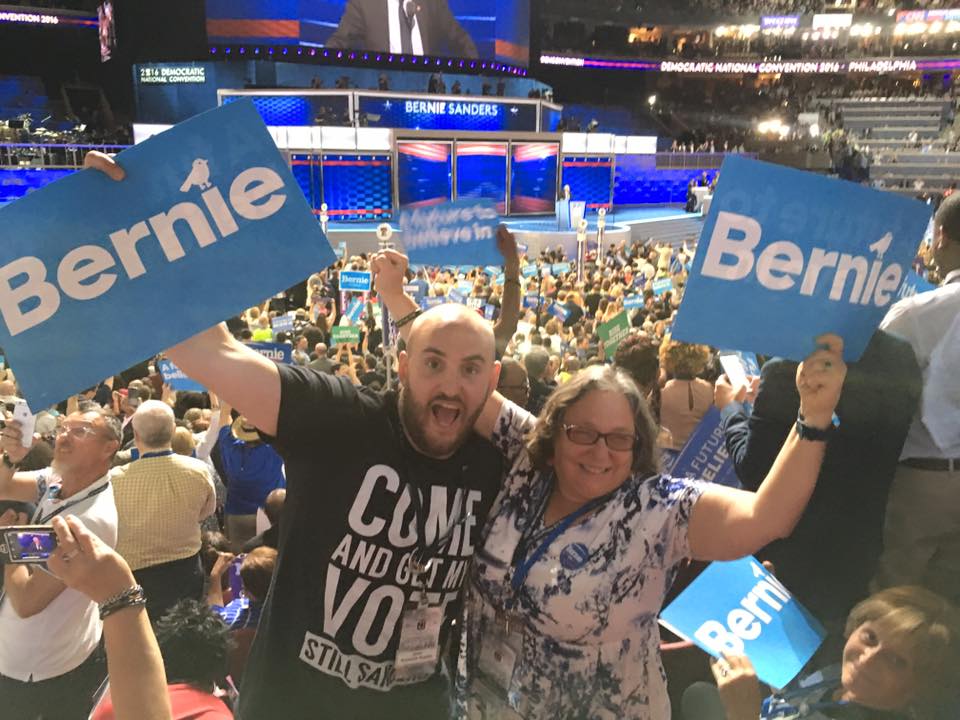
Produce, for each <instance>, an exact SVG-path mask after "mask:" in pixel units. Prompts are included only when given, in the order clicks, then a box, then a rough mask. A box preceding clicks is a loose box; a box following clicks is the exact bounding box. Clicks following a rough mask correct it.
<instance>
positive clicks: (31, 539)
mask: <svg viewBox="0 0 960 720" xmlns="http://www.w3.org/2000/svg"><path fill="white" fill-rule="evenodd" d="M56 548H57V535H56V533H55V532H54V531H53V526H51V525H11V526H9V527H5V528H0V564H6V563H13V564H46V562H47V559H48V558H49V557H50V553H52V552H53V551H54V550H56Z"/></svg>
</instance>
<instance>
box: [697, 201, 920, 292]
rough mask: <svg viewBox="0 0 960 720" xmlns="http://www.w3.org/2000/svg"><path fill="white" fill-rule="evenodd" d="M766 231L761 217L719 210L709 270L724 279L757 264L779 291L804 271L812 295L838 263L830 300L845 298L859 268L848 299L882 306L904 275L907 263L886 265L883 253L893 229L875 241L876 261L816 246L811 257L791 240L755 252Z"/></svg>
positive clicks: (804, 285)
mask: <svg viewBox="0 0 960 720" xmlns="http://www.w3.org/2000/svg"><path fill="white" fill-rule="evenodd" d="M760 235H761V228H760V223H758V222H757V221H756V220H754V219H753V218H751V217H747V216H746V215H738V214H736V213H731V212H722V211H721V212H720V213H718V215H717V223H716V225H715V226H714V228H713V233H712V234H711V236H710V243H709V245H708V246H707V248H706V255H705V257H704V261H703V274H704V275H706V276H707V277H713V278H717V279H719V280H730V281H738V280H743V279H744V278H745V277H747V276H748V275H749V274H750V273H751V272H752V271H753V270H754V267H756V276H757V280H758V281H759V282H760V284H761V285H762V286H763V287H765V288H767V289H768V290H777V291H786V290H790V289H791V288H793V287H794V285H796V283H797V280H796V279H795V278H797V279H799V278H800V277H801V275H802V280H801V282H800V294H801V295H807V296H811V295H813V294H814V292H816V289H817V284H818V282H819V280H820V274H821V272H823V271H824V270H828V269H832V270H833V271H834V273H833V284H832V285H831V287H830V294H829V296H828V297H829V298H830V300H833V301H840V300H843V296H844V292H845V291H846V289H847V280H848V278H849V277H850V275H851V274H853V276H854V279H853V283H852V286H851V288H850V290H849V292H848V293H847V302H849V303H851V304H853V305H857V304H859V305H869V304H871V303H873V304H874V305H876V306H877V307H884V306H885V305H887V304H888V303H889V302H890V300H891V299H892V297H893V293H894V292H895V291H896V290H897V288H898V287H899V286H900V281H901V280H902V279H903V268H901V267H900V266H899V265H897V264H896V263H891V264H890V265H887V266H886V267H884V266H883V255H884V253H885V252H886V250H887V249H888V248H889V246H890V243H891V242H892V240H893V236H892V235H891V234H890V233H887V234H886V235H884V236H883V237H882V238H881V239H880V240H878V241H877V242H876V243H874V244H873V245H871V246H870V249H871V250H872V251H873V252H874V253H876V256H877V257H876V259H875V260H874V261H873V263H872V264H871V263H870V262H869V260H868V259H867V258H866V257H862V256H858V255H849V254H847V253H838V252H836V251H829V252H828V251H826V250H824V249H822V248H813V250H812V251H811V252H810V257H809V259H807V260H805V258H804V256H803V251H802V250H801V249H800V247H799V246H798V245H796V244H794V243H792V242H790V241H789V240H778V241H777V242H772V243H770V244H769V245H768V246H767V247H765V248H764V249H763V251H762V252H761V253H760V256H759V257H755V256H754V252H753V251H754V249H755V248H756V247H757V245H758V244H759V243H760ZM730 261H733V262H730ZM804 266H806V269H804Z"/></svg>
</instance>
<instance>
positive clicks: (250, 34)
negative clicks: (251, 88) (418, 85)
mask: <svg viewBox="0 0 960 720" xmlns="http://www.w3.org/2000/svg"><path fill="white" fill-rule="evenodd" d="M206 8H207V38H208V40H209V41H210V42H211V43H251V44H260V45H304V46H311V47H327V48H341V49H349V50H361V51H370V52H383V53H395V54H399V53H403V54H407V55H434V56H443V57H458V58H480V59H484V60H496V61H499V62H504V63H509V64H512V65H527V64H528V62H529V59H530V0H497V2H495V3H494V2H492V1H491V0H402V1H401V0H311V1H309V2H308V1H307V0H206Z"/></svg>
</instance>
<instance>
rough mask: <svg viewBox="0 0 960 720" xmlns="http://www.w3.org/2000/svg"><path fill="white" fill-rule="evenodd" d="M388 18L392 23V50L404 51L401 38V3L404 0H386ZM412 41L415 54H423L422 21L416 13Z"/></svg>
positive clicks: (394, 51) (390, 23) (393, 51)
mask: <svg viewBox="0 0 960 720" xmlns="http://www.w3.org/2000/svg"><path fill="white" fill-rule="evenodd" d="M386 2H387V19H388V22H389V25H390V52H392V53H402V52H403V43H402V42H401V40H400V12H401V10H400V3H401V2H403V0H386ZM410 34H411V41H412V43H413V54H414V55H423V39H422V38H421V37H420V21H419V20H418V19H417V17H416V15H414V18H413V29H412V31H411V33H410Z"/></svg>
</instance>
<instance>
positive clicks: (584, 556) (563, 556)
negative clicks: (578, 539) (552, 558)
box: [560, 543, 590, 570]
mask: <svg viewBox="0 0 960 720" xmlns="http://www.w3.org/2000/svg"><path fill="white" fill-rule="evenodd" d="M589 559H590V548H588V547H587V546H586V545H584V544H583V543H571V544H570V545H567V546H566V547H565V548H564V549H563V550H561V551H560V564H561V565H563V566H564V567H565V568H566V569H567V570H579V569H580V568H582V567H583V566H584V565H586V563H587V560H589Z"/></svg>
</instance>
